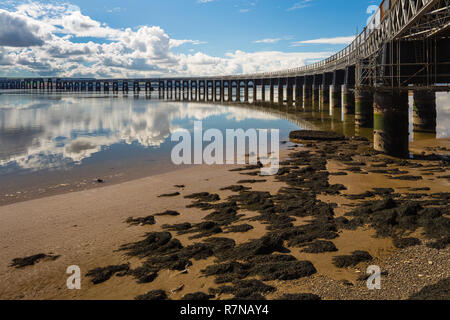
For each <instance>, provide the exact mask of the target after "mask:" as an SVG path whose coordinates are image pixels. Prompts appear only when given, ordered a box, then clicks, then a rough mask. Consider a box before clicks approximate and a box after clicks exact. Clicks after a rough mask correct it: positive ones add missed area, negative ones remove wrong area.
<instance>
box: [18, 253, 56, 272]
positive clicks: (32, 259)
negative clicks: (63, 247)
mask: <svg viewBox="0 0 450 320" xmlns="http://www.w3.org/2000/svg"><path fill="white" fill-rule="evenodd" d="M59 257H60V256H58V255H48V254H45V253H38V254H35V255H32V256H29V257H25V258H15V259H13V260H12V263H11V267H14V268H16V269H21V268H25V267H28V266H33V265H35V264H36V263H38V262H40V261H43V260H44V261H45V260H47V261H54V260H56V259H58V258H59Z"/></svg>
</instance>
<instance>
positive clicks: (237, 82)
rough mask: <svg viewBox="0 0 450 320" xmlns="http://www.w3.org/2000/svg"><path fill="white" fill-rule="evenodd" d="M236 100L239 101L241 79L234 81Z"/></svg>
mask: <svg viewBox="0 0 450 320" xmlns="http://www.w3.org/2000/svg"><path fill="white" fill-rule="evenodd" d="M236 102H241V81H240V80H238V81H236Z"/></svg>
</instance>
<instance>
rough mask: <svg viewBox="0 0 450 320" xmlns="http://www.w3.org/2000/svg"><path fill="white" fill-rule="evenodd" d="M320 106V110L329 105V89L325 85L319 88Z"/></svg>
mask: <svg viewBox="0 0 450 320" xmlns="http://www.w3.org/2000/svg"><path fill="white" fill-rule="evenodd" d="M319 95H320V104H321V105H322V109H324V108H323V106H324V105H325V104H329V103H330V87H329V86H327V85H324V84H323V85H321V86H320V94H319Z"/></svg>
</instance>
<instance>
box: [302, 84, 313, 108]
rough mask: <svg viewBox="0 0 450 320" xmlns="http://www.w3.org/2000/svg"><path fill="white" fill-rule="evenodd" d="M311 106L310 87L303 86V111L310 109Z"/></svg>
mask: <svg viewBox="0 0 450 320" xmlns="http://www.w3.org/2000/svg"><path fill="white" fill-rule="evenodd" d="M311 106H312V86H311V85H308V84H305V85H303V108H304V109H305V110H307V109H310V108H311Z"/></svg>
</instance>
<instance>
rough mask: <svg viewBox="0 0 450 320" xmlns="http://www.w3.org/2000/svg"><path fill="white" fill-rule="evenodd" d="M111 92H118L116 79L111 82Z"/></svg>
mask: <svg viewBox="0 0 450 320" xmlns="http://www.w3.org/2000/svg"><path fill="white" fill-rule="evenodd" d="M113 92H119V83H118V82H117V81H114V82H113Z"/></svg>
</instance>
